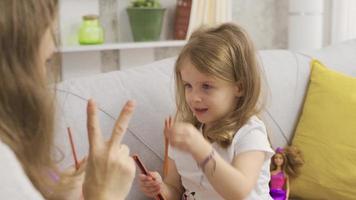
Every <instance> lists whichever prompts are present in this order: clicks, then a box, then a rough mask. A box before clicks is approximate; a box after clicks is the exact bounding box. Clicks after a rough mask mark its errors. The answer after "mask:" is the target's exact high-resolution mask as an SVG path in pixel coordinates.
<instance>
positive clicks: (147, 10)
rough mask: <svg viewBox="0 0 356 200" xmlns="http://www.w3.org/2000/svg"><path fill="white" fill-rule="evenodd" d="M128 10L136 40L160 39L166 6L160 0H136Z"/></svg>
mask: <svg viewBox="0 0 356 200" xmlns="http://www.w3.org/2000/svg"><path fill="white" fill-rule="evenodd" d="M126 11H127V14H128V16H129V21H130V25H131V31H132V34H133V38H134V41H155V40H159V37H160V35H161V29H162V23H163V17H164V12H165V8H162V7H161V4H160V2H159V1H158V0H134V1H132V2H131V6H130V7H128V8H127V9H126Z"/></svg>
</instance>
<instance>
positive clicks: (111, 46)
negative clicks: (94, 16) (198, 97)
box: [59, 40, 187, 53]
mask: <svg viewBox="0 0 356 200" xmlns="http://www.w3.org/2000/svg"><path fill="white" fill-rule="evenodd" d="M186 43H187V41H186V40H166V41H155V42H127V43H107V44H100V45H76V46H64V47H61V48H60V49H59V52H62V53H70V52H83V51H104V50H122V49H141V48H156V47H181V46H184V45H185V44H186Z"/></svg>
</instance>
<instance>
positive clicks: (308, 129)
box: [290, 60, 356, 200]
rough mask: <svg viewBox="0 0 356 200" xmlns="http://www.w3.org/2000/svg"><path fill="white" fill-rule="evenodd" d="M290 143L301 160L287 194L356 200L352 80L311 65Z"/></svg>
mask: <svg viewBox="0 0 356 200" xmlns="http://www.w3.org/2000/svg"><path fill="white" fill-rule="evenodd" d="M355 69H356V66H355ZM292 143H293V145H295V146H297V147H298V148H299V149H300V150H301V151H302V152H303V154H304V159H305V164H304V166H303V167H302V168H301V174H300V176H299V177H298V178H296V179H295V180H293V181H291V188H290V189H291V195H292V196H294V197H300V198H302V199H342V200H348V199H353V200H354V199H356V78H353V77H350V76H346V75H344V74H341V73H338V72H335V71H333V70H330V69H328V68H326V67H325V66H323V64H322V63H320V62H318V61H316V60H314V61H313V62H312V71H311V75H310V83H309V88H308V92H307V95H306V99H305V102H304V107H303V110H302V113H301V116H300V120H299V123H298V126H297V129H296V132H295V136H294V138H293V142H292Z"/></svg>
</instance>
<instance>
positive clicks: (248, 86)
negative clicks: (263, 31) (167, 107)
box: [175, 23, 262, 147]
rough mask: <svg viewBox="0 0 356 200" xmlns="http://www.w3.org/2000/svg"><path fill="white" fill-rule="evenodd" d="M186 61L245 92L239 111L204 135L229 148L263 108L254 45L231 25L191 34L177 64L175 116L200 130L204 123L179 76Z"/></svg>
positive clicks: (240, 99) (239, 30)
mask: <svg viewBox="0 0 356 200" xmlns="http://www.w3.org/2000/svg"><path fill="white" fill-rule="evenodd" d="M186 60H188V61H189V62H191V63H192V64H193V65H194V66H195V67H196V69H197V70H198V71H200V72H201V73H204V74H206V75H208V76H213V77H216V78H219V79H222V80H224V81H227V82H230V83H233V84H236V85H237V86H238V87H239V88H240V89H241V90H242V93H243V95H242V97H239V101H238V103H237V105H236V109H235V110H233V111H231V113H230V114H228V115H227V116H225V117H223V118H222V119H220V120H218V121H216V122H215V123H214V124H213V126H212V127H211V128H210V129H208V130H206V131H205V132H204V136H205V137H206V138H207V139H209V140H210V141H211V142H217V143H218V144H220V145H221V146H223V147H227V146H229V145H230V144H231V142H232V139H233V137H234V134H235V133H236V131H237V130H238V129H239V128H241V127H242V126H243V125H244V124H245V123H246V122H247V121H248V120H249V118H250V117H251V116H253V115H256V114H258V113H259V111H260V109H261V106H260V105H262V104H259V98H260V93H261V75H260V67H259V64H258V61H257V58H256V51H255V48H254V45H253V43H252V41H251V39H250V38H249V36H248V35H247V33H246V32H245V31H244V30H243V29H242V28H241V27H240V26H238V25H235V24H231V23H226V24H222V25H220V26H218V27H213V28H207V29H205V28H202V29H199V30H197V31H195V32H194V33H193V34H192V36H191V37H190V39H189V41H188V44H187V45H186V46H185V47H184V48H183V50H182V51H181V53H180V55H179V56H178V59H177V61H176V64H175V79H176V87H177V88H176V91H177V92H176V104H177V114H176V117H177V119H178V120H182V121H185V122H189V123H192V124H194V125H195V126H196V127H199V126H200V125H201V124H200V123H199V121H198V120H197V119H196V117H195V116H194V115H193V113H192V111H191V110H190V109H189V106H188V105H187V102H186V100H185V92H184V86H183V82H182V78H181V75H180V70H181V68H182V67H183V65H184V62H185V61H186Z"/></svg>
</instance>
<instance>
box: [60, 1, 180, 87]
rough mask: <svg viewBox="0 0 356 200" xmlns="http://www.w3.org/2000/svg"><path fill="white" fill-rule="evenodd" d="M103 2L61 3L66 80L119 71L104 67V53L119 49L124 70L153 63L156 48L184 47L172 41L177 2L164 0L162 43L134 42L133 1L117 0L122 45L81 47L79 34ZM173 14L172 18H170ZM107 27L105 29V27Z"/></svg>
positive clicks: (61, 35)
mask: <svg viewBox="0 0 356 200" xmlns="http://www.w3.org/2000/svg"><path fill="white" fill-rule="evenodd" d="M99 1H105V0H60V1H59V3H60V9H59V22H60V38H61V43H62V46H61V47H60V48H59V49H58V52H60V53H61V54H62V70H61V71H62V80H67V79H72V78H76V77H83V76H88V75H93V74H97V73H101V72H103V71H110V70H115V69H116V68H115V69H112V68H110V69H109V70H108V69H107V68H106V66H102V60H101V59H107V58H102V54H101V52H102V51H110V50H118V59H119V60H118V62H119V63H118V66H119V68H120V69H125V68H129V67H135V66H139V65H143V64H147V63H150V62H153V61H154V60H155V48H159V47H182V46H184V45H185V43H186V41H179V40H171V38H170V37H169V36H170V35H172V30H171V29H170V28H168V27H171V24H169V23H172V22H173V19H172V12H173V10H174V7H175V4H176V1H175V0H161V4H162V6H163V7H165V8H167V11H166V14H165V19H164V24H163V27H162V33H161V38H160V41H154V42H132V34H131V28H130V26H129V22H128V17H127V14H126V11H125V9H126V7H127V6H128V5H129V4H130V0H120V1H117V6H118V7H117V8H116V9H115V10H116V12H117V13H118V25H119V35H118V36H119V39H118V40H119V41H120V42H118V43H105V44H101V45H79V44H78V38H77V31H78V28H79V26H80V24H81V22H82V16H83V15H86V14H97V15H98V14H99V3H103V2H99ZM168 13H170V15H168ZM104 28H105V27H104Z"/></svg>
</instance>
